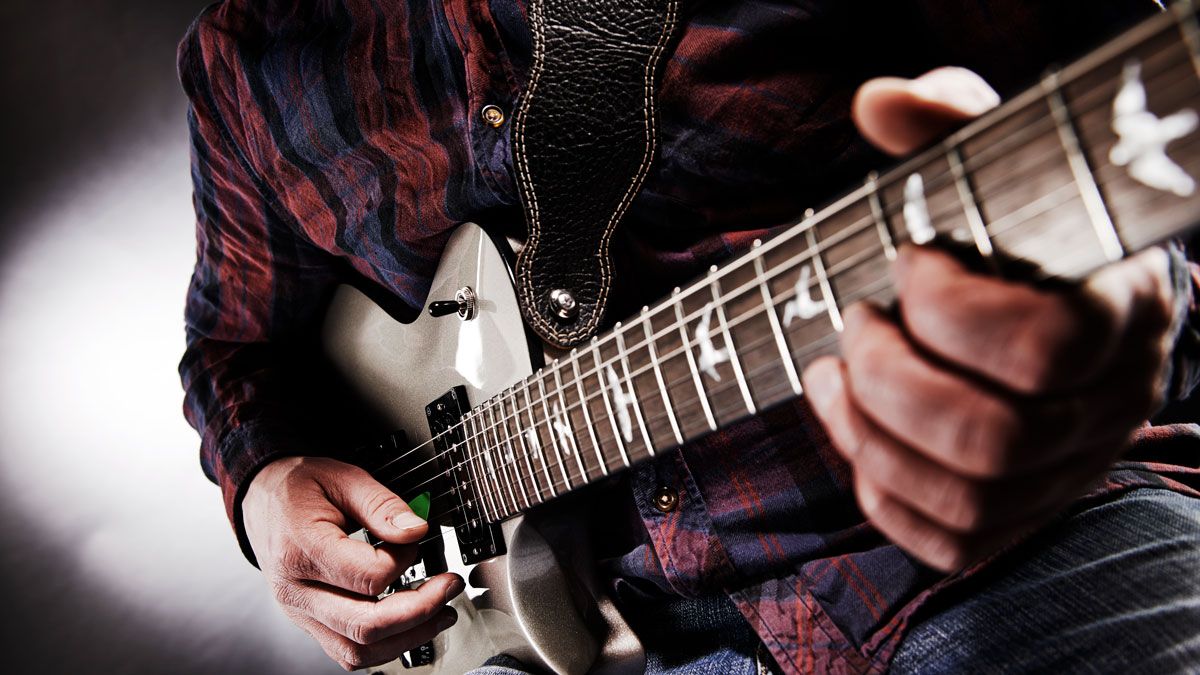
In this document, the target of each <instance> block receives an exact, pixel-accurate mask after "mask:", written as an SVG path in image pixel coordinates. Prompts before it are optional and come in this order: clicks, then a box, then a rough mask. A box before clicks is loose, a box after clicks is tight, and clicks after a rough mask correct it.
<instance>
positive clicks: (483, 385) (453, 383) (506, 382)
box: [323, 223, 644, 675]
mask: <svg viewBox="0 0 1200 675" xmlns="http://www.w3.org/2000/svg"><path fill="white" fill-rule="evenodd" d="M511 260H512V254H511V250H509V249H508V247H507V245H506V244H505V243H503V242H496V241H494V240H493V239H492V238H491V237H490V236H489V235H488V234H487V232H485V231H484V230H483V229H482V228H480V227H478V226H476V225H473V224H469V223H468V224H464V225H462V226H460V227H459V228H458V230H457V231H456V232H455V234H454V236H453V237H452V238H451V240H450V242H449V244H448V245H447V248H446V251H445V253H444V254H443V257H442V264H441V267H440V268H439V269H438V272H437V274H436V276H435V277H434V280H433V286H432V288H431V291H430V296H429V297H430V299H431V300H439V299H452V298H454V297H455V294H456V292H458V291H459V289H462V288H470V289H472V290H473V291H474V292H475V294H476V296H477V301H476V308H475V314H474V316H473V317H472V318H471V319H469V320H462V319H461V318H460V317H459V316H457V315H453V314H452V315H450V316H443V317H432V316H429V315H428V314H426V313H422V315H421V316H420V317H419V318H418V319H416V320H415V321H413V322H412V323H409V324H404V323H400V322H398V321H396V320H395V319H393V318H392V316H391V315H390V314H388V313H387V312H386V311H385V310H383V309H382V308H380V307H379V306H378V305H376V304H375V303H374V302H372V301H371V300H370V299H369V298H368V297H367V296H366V295H364V294H363V293H362V292H360V291H358V290H356V289H354V288H352V287H349V286H343V287H341V288H340V289H338V292H337V295H336V297H335V299H334V301H333V303H332V305H331V307H330V309H329V312H328V314H327V317H326V320H325V327H324V335H323V337H324V342H325V349H326V352H327V353H328V354H329V357H330V359H331V360H332V361H333V363H334V366H335V368H336V369H337V370H338V371H339V372H340V373H341V374H342V376H343V377H344V379H345V380H346V381H347V382H348V384H349V385H350V386H351V388H352V389H353V390H354V391H355V392H356V393H357V394H358V395H359V397H360V398H361V399H362V400H363V401H364V402H365V403H366V404H367V405H370V406H372V407H373V408H374V412H375V413H376V414H377V415H378V416H379V417H380V418H381V421H382V422H385V423H386V424H388V425H390V427H391V428H394V429H399V430H402V431H404V432H405V433H406V434H407V436H408V440H409V441H410V445H411V446H414V447H415V446H417V445H419V444H421V443H423V442H424V441H426V440H428V439H429V438H430V432H429V427H428V421H427V418H426V413H425V408H426V406H427V405H428V404H429V403H430V402H432V401H434V400H435V399H438V398H439V397H441V396H443V395H444V394H446V392H447V391H448V390H450V389H451V388H454V387H458V386H461V387H463V388H464V389H465V391H466V393H467V396H468V398H469V400H470V401H471V402H472V403H474V402H479V401H482V400H485V399H487V398H488V397H491V396H493V395H494V394H496V393H498V392H499V391H501V390H503V389H504V388H506V387H508V386H510V385H511V384H513V383H514V382H516V381H518V380H521V379H523V378H525V377H527V376H528V375H530V374H531V373H532V372H533V370H534V369H535V364H537V365H540V364H541V363H542V354H541V345H540V343H535V342H534V341H533V340H532V339H531V338H530V334H529V333H527V331H526V329H525V325H524V323H523V322H522V319H521V316H520V310H519V309H518V306H517V299H516V294H515V292H514V289H513V284H512V274H511V265H510V262H511ZM433 454H434V453H433V450H432V449H431V448H428V447H427V448H426V452H423V453H414V454H413V455H412V456H411V457H407V458H405V463H406V464H412V465H417V464H419V463H422V462H425V461H426V460H429V459H430V458H431V457H432V456H433ZM383 459H389V458H383ZM401 497H404V498H405V499H411V498H412V497H413V495H404V494H401ZM430 520H431V532H432V531H433V529H434V527H433V525H434V523H435V522H437V521H439V520H441V518H440V517H439V514H438V513H437V509H436V508H435V510H434V512H432V513H431V514H430ZM550 525H552V524H551V523H547V522H546V521H545V520H543V519H542V518H540V517H538V516H531V517H516V518H513V519H511V520H508V521H506V522H505V523H503V525H502V526H501V531H502V533H503V538H504V542H505V545H506V547H507V554H506V555H501V556H498V557H495V558H492V559H490V560H487V561H485V562H482V563H479V564H476V565H470V566H467V565H464V564H463V563H462V560H463V557H462V553H461V552H460V551H459V546H458V539H457V537H456V534H455V531H454V529H453V527H452V526H451V524H450V523H449V522H442V523H440V527H441V531H442V537H441V538H440V541H441V543H442V544H443V545H444V555H445V561H446V565H447V567H448V569H449V571H452V572H456V573H458V574H459V575H460V576H462V577H463V579H465V580H466V581H467V590H466V591H465V592H464V593H463V594H462V595H460V596H459V597H458V598H456V599H455V600H454V601H453V602H452V603H451V606H452V607H454V608H455V610H456V611H457V612H458V622H457V623H456V624H455V625H454V626H453V627H452V628H450V629H449V630H447V631H445V632H443V633H442V634H441V635H439V636H438V637H437V639H436V640H435V641H434V643H433V654H434V660H433V663H432V664H430V665H427V666H420V667H413V668H408V667H406V666H405V664H403V663H401V662H400V661H395V662H393V663H391V664H388V665H386V666H382V667H378V668H373V669H371V672H377V673H388V674H392V673H419V674H422V675H425V674H428V675H434V674H437V675H442V674H444V675H461V674H462V673H464V672H467V671H469V670H471V669H473V668H477V667H479V666H481V665H482V664H483V662H484V661H485V660H487V659H488V658H490V657H492V656H495V655H497V654H500V653H504V654H508V655H510V656H513V657H514V658H517V659H519V660H521V661H522V662H524V663H527V664H529V665H531V666H535V667H537V668H540V669H544V670H547V671H550V672H554V673H563V674H575V673H585V672H603V673H623V672H641V671H642V670H644V658H643V656H642V652H641V645H640V643H638V641H637V639H636V637H635V636H634V635H633V633H632V631H631V630H630V629H629V627H628V625H627V624H626V623H625V622H624V620H623V619H622V618H621V617H620V615H619V613H618V612H617V611H616V609H615V607H613V605H612V603H611V601H609V600H608V599H607V598H605V597H604V596H603V594H602V593H600V592H598V590H597V585H596V584H595V580H594V579H593V578H592V576H591V567H590V565H589V556H588V553H587V546H586V543H585V541H584V540H583V539H582V538H576V539H574V540H569V539H567V538H566V537H563V536H559V535H555V536H551V535H548V534H546V533H547V532H556V533H557V532H561V531H564V530H565V531H573V530H572V529H571V528H556V527H552V526H550Z"/></svg>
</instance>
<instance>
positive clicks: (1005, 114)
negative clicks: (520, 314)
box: [385, 20, 1174, 466]
mask: <svg viewBox="0 0 1200 675" xmlns="http://www.w3.org/2000/svg"><path fill="white" fill-rule="evenodd" d="M1173 25H1174V22H1170V21H1157V20H1151V21H1147V22H1144V23H1143V24H1142V25H1139V26H1137V27H1135V28H1134V29H1131V30H1130V31H1129V32H1128V33H1126V34H1125V35H1123V36H1121V37H1119V38H1117V39H1116V40H1114V41H1113V42H1111V43H1109V44H1108V45H1105V46H1104V47H1102V48H1101V49H1099V50H1097V51H1096V52H1093V53H1092V54H1091V55H1090V56H1088V57H1085V58H1084V59H1081V60H1080V61H1079V62H1077V63H1075V64H1072V65H1070V66H1068V67H1067V68H1065V69H1064V70H1063V71H1062V72H1061V73H1060V74H1059V82H1060V84H1069V83H1070V82H1072V81H1073V80H1075V79H1077V78H1078V77H1080V76H1082V75H1085V74H1087V73H1089V72H1090V69H1091V68H1092V64H1094V63H1096V62H1097V61H1105V60H1109V59H1112V58H1116V56H1117V55H1119V54H1120V53H1121V52H1123V51H1126V50H1127V49H1129V48H1131V47H1136V46H1139V45H1140V44H1141V43H1145V42H1148V41H1149V40H1150V39H1151V38H1154V37H1156V36H1157V35H1159V34H1160V33H1162V32H1164V31H1165V30H1166V29H1168V28H1170V27H1172V26H1173ZM1039 98H1040V96H1039V95H1038V93H1037V90H1036V89H1031V90H1027V91H1025V92H1023V93H1022V94H1020V95H1018V96H1017V97H1015V98H1013V99H1012V100H1010V101H1008V102H1006V103H1005V105H1004V106H1002V107H1001V108H998V109H997V110H995V111H993V112H992V113H989V114H987V115H984V116H982V117H981V118H980V119H978V120H976V121H974V122H972V123H971V124H968V125H967V126H965V127H964V128H963V129H961V130H959V131H958V132H956V133H955V134H954V135H953V137H952V138H953V140H954V142H957V143H962V142H964V141H967V140H970V139H972V138H974V137H975V136H977V135H978V134H979V133H981V132H983V131H986V130H989V129H990V128H992V127H993V126H995V125H996V124H997V123H998V122H1000V121H1003V120H1006V119H1011V118H1012V117H1014V116H1015V115H1016V114H1017V113H1019V112H1023V111H1027V110H1028V109H1029V108H1030V106H1031V105H1033V104H1035V103H1036V102H1037V101H1038V100H1039ZM922 163H924V164H928V163H929V162H928V158H927V157H926V156H924V155H918V156H916V157H914V158H911V159H910V160H909V161H908V162H906V163H905V164H903V165H901V166H899V167H897V168H896V169H894V170H893V171H891V172H889V174H888V177H889V178H891V180H889V179H888V178H885V179H883V180H884V182H887V183H888V184H897V183H898V182H900V181H901V180H903V178H904V177H905V176H907V175H908V174H910V173H911V172H912V169H911V167H914V166H916V165H919V164H922ZM967 168H968V170H971V169H972V167H970V166H969V165H968V167H967ZM896 176H899V178H895V177H896ZM859 192H862V190H860V191H859ZM859 192H856V193H852V194H850V195H846V196H845V197H843V198H841V199H839V200H837V201H835V202H833V203H832V204H830V205H829V206H827V207H826V208H825V209H823V210H822V214H824V213H826V212H837V211H840V210H842V209H844V207H845V204H846V203H849V202H853V201H854V200H855V199H857V198H859V197H860V194H859ZM802 234H803V228H802V227H801V226H800V225H793V226H790V229H788V231H786V232H784V233H783V234H781V235H779V236H778V237H776V238H774V239H772V240H771V242H770V245H771V246H772V247H773V246H776V245H779V244H782V243H784V242H786V241H790V240H792V239H794V238H795V237H796V236H799V235H802ZM695 290H697V289H695V288H689V289H688V293H691V292H693V291H695ZM668 304H669V303H660V304H659V305H657V306H655V307H653V308H652V309H651V310H650V314H651V315H654V314H657V313H658V312H660V311H663V310H665V309H668ZM453 430H454V429H453V428H452V429H449V430H447V431H445V432H443V434H445V433H449V432H450V431H453ZM432 440H434V439H430V441H426V443H425V444H422V446H418V447H417V448H413V449H412V450H410V452H412V451H415V450H418V449H419V448H420V447H423V446H424V445H427V444H428V443H430V442H432ZM407 454H408V453H405V455H401V456H400V457H397V458H394V459H392V460H390V461H389V464H390V463H393V462H396V461H400V460H402V459H403V458H404V457H405V456H406V455H407ZM385 466H387V465H385Z"/></svg>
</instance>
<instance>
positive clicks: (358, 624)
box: [346, 610, 384, 645]
mask: <svg viewBox="0 0 1200 675" xmlns="http://www.w3.org/2000/svg"><path fill="white" fill-rule="evenodd" d="M383 628H384V626H383V622H382V621H380V617H379V614H378V613H376V612H375V611H373V610H363V611H362V612H359V613H358V615H356V616H355V617H354V618H352V619H351V620H350V623H349V626H348V629H347V631H346V637H348V638H350V639H351V640H353V641H354V642H356V643H358V644H360V645H368V644H371V643H372V642H376V641H378V640H379V638H380V634H381V633H382V632H383Z"/></svg>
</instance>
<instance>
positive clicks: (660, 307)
mask: <svg viewBox="0 0 1200 675" xmlns="http://www.w3.org/2000/svg"><path fill="white" fill-rule="evenodd" d="M1014 109H1015V108H1014ZM1010 113H1011V111H1010ZM810 226H811V224H810ZM790 238H792V237H789V239H790ZM660 309H663V308H662V307H660V308H657V310H660ZM657 310H656V311H657ZM676 310H677V315H679V314H680V312H679V311H678V308H676ZM393 461H394V460H393Z"/></svg>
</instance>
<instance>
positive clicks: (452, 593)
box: [442, 577, 466, 604]
mask: <svg viewBox="0 0 1200 675" xmlns="http://www.w3.org/2000/svg"><path fill="white" fill-rule="evenodd" d="M464 588H466V584H465V583H463V580H462V579H459V578H457V577H456V578H455V579H454V581H451V582H450V585H449V586H446V593H445V595H444V596H443V597H442V604H445V603H447V602H450V601H451V600H453V599H454V598H455V597H456V596H457V595H458V594H459V593H462V590H463V589H464Z"/></svg>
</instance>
